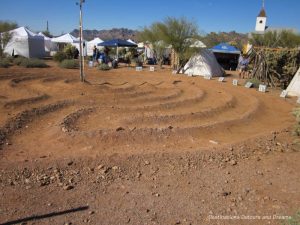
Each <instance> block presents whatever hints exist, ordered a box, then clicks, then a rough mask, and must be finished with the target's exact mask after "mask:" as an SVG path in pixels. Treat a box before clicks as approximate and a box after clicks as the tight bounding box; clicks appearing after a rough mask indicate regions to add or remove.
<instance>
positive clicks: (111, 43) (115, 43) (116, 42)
mask: <svg viewBox="0 0 300 225" xmlns="http://www.w3.org/2000/svg"><path fill="white" fill-rule="evenodd" d="M98 46H104V47H116V48H117V59H118V56H119V49H118V48H119V47H137V45H136V44H134V43H131V42H129V41H126V40H122V39H112V40H108V41H104V42H101V43H99V44H98Z"/></svg>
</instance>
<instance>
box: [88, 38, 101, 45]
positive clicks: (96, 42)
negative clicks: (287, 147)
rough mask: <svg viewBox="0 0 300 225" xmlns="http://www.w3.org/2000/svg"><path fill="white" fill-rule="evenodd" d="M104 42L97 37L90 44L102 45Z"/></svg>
mask: <svg viewBox="0 0 300 225" xmlns="http://www.w3.org/2000/svg"><path fill="white" fill-rule="evenodd" d="M102 42H103V40H102V39H100V38H98V37H96V38H94V39H93V40H91V41H89V42H88V43H89V44H98V43H102Z"/></svg>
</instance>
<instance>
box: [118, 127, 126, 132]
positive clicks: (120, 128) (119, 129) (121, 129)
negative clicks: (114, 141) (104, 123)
mask: <svg viewBox="0 0 300 225" xmlns="http://www.w3.org/2000/svg"><path fill="white" fill-rule="evenodd" d="M123 130H125V129H124V128H123V127H118V128H117V129H116V131H123Z"/></svg>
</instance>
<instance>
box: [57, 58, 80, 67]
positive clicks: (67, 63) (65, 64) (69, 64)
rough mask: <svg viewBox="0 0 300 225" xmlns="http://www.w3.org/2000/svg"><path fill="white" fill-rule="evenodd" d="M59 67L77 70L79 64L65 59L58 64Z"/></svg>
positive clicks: (73, 60)
mask: <svg viewBox="0 0 300 225" xmlns="http://www.w3.org/2000/svg"><path fill="white" fill-rule="evenodd" d="M60 67H61V68H65V69H77V68H78V67H79V63H78V61H77V60H75V59H65V60H63V61H62V62H61V63H60Z"/></svg>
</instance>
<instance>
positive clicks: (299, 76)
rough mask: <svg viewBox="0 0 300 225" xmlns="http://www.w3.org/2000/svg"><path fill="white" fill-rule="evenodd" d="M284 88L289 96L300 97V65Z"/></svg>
mask: <svg viewBox="0 0 300 225" xmlns="http://www.w3.org/2000/svg"><path fill="white" fill-rule="evenodd" d="M286 90H287V92H288V95H289V96H298V97H300V67H299V69H298V71H297V72H296V74H295V75H294V77H293V79H292V81H291V82H290V84H289V86H288V87H287V89H286Z"/></svg>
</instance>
